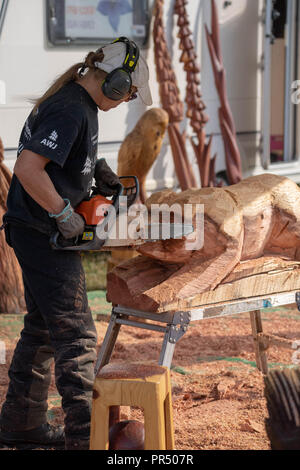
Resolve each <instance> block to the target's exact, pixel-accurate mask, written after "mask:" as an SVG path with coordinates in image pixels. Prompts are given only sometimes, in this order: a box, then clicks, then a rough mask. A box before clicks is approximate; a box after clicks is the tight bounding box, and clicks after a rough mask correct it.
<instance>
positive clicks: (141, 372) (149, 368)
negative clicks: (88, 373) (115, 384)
mask: <svg viewBox="0 0 300 470" xmlns="http://www.w3.org/2000/svg"><path fill="white" fill-rule="evenodd" d="M165 370H166V368H165V367H162V366H158V365H156V364H143V363H132V362H131V363H126V362H125V363H122V364H121V363H120V364H118V363H110V364H106V365H105V366H104V367H102V369H100V370H99V372H98V374H97V377H101V378H102V379H141V380H143V379H146V377H150V376H153V375H159V374H165Z"/></svg>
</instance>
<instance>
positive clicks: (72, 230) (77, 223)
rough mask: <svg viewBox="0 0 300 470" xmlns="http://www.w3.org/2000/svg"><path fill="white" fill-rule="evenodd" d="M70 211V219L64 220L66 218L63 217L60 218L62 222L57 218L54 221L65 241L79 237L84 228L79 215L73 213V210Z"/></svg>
mask: <svg viewBox="0 0 300 470" xmlns="http://www.w3.org/2000/svg"><path fill="white" fill-rule="evenodd" d="M71 209H72V214H70V217H69V218H68V219H67V220H65V219H66V218H64V217H63V216H62V217H61V219H62V220H60V219H59V218H58V219H57V220H56V225H57V228H58V230H59V231H60V233H61V234H62V236H63V237H64V238H66V239H67V240H68V239H69V238H74V237H77V236H78V235H81V234H82V233H83V231H84V227H85V224H84V220H83V218H82V217H81V215H79V214H77V213H76V212H74V210H73V208H71Z"/></svg>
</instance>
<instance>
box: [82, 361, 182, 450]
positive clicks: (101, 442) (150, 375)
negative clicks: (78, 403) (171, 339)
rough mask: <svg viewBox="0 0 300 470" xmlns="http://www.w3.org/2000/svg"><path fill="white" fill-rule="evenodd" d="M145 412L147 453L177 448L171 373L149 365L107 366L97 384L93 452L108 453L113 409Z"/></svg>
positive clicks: (93, 417)
mask: <svg viewBox="0 0 300 470" xmlns="http://www.w3.org/2000/svg"><path fill="white" fill-rule="evenodd" d="M110 406H137V407H140V408H143V410H144V426H145V450H172V449H174V428H173V411H172V397H171V385H170V371H169V369H168V368H167V367H163V366H157V365H147V364H141V363H139V364H134V363H130V364H128V363H125V364H114V363H112V364H107V365H106V366H104V367H103V368H102V369H101V370H100V371H99V373H98V374H97V377H96V379H95V382H94V390H93V406H92V417H91V437H90V450H108V447H109V438H108V436H109V407H110Z"/></svg>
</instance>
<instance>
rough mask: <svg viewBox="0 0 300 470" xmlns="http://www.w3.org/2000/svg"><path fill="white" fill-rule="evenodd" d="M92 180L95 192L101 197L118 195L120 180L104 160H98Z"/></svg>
mask: <svg viewBox="0 0 300 470" xmlns="http://www.w3.org/2000/svg"><path fill="white" fill-rule="evenodd" d="M94 178H95V182H96V192H97V193H98V194H102V196H114V195H116V194H117V193H118V189H119V188H118V185H119V184H120V180H119V178H118V176H117V175H116V174H115V173H114V172H113V171H112V169H111V168H110V167H109V166H108V164H107V163H106V160H105V158H100V160H98V161H97V163H96V166H95V173H94Z"/></svg>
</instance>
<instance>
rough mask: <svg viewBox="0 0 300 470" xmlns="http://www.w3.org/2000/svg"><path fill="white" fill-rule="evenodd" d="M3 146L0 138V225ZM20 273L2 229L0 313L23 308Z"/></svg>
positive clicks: (5, 181)
mask: <svg viewBox="0 0 300 470" xmlns="http://www.w3.org/2000/svg"><path fill="white" fill-rule="evenodd" d="M3 160H4V148H3V144H2V140H1V139H0V226H1V225H2V217H3V215H4V213H5V212H6V198H7V194H8V189H9V185H10V182H11V173H10V171H9V170H8V169H7V168H6V166H5V165H4V163H3ZM24 307H25V303H24V298H23V282H22V273H21V268H20V266H19V263H18V261H17V259H16V257H15V254H14V252H13V249H12V248H10V247H9V246H8V245H7V243H6V241H5V235H4V230H2V231H1V232H0V313H19V312H21V311H23V310H24Z"/></svg>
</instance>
